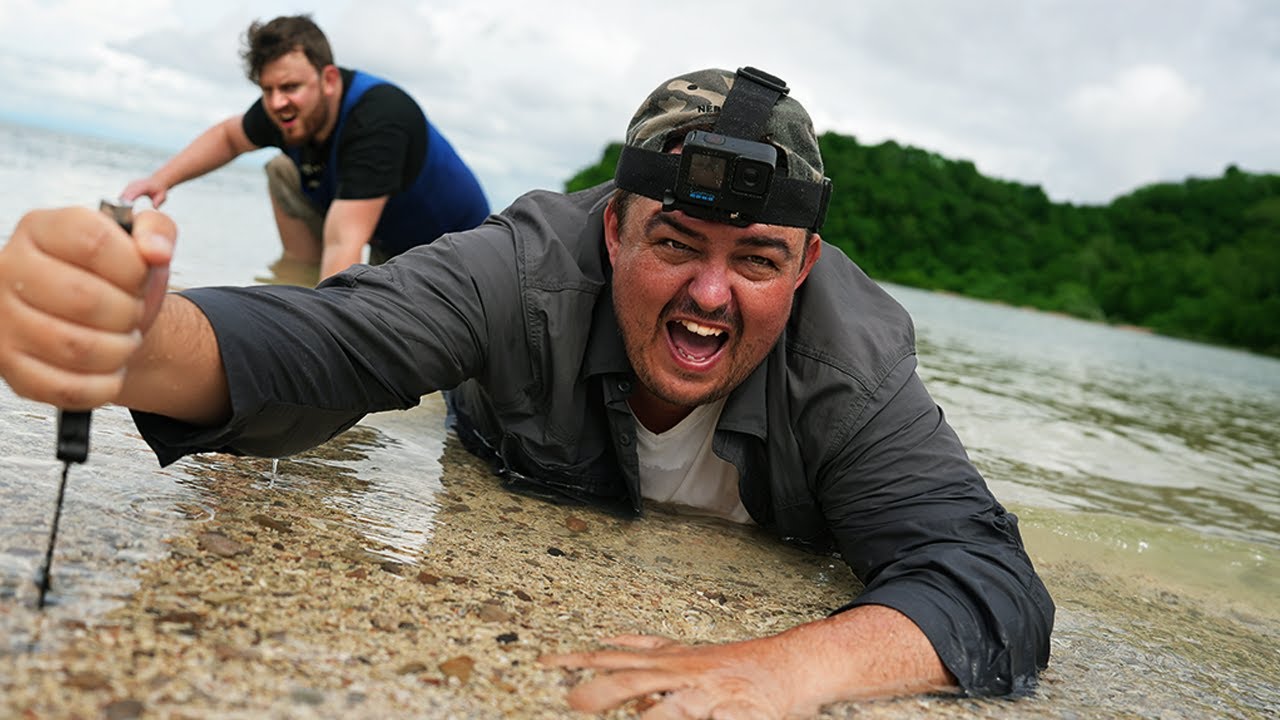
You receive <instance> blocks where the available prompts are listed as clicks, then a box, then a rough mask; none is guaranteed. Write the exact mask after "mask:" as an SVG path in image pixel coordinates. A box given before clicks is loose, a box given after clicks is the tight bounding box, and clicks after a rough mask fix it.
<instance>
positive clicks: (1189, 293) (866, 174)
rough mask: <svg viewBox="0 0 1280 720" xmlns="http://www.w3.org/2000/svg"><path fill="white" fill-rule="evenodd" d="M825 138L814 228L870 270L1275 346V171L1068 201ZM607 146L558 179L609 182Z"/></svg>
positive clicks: (1231, 173)
mask: <svg viewBox="0 0 1280 720" xmlns="http://www.w3.org/2000/svg"><path fill="white" fill-rule="evenodd" d="M821 145H822V154H823V158H824V160H825V162H826V166H827V168H826V170H827V175H828V176H829V177H830V178H831V179H832V182H833V183H834V185H835V191H834V193H833V196H832V200H831V208H830V211H829V213H828V216H827V224H826V225H825V226H824V227H823V229H822V236H823V237H824V238H825V239H826V240H827V241H829V242H831V243H833V244H834V245H836V246H838V247H840V248H841V249H843V250H844V251H845V252H846V253H848V254H849V256H850V257H852V258H853V259H854V260H855V261H857V263H858V264H859V265H860V266H862V268H863V269H864V270H866V271H867V273H868V274H869V275H871V276H872V277H875V278H879V279H882V280H887V281H890V282H894V283H900V284H903V285H911V286H914V287H920V288H929V289H938V290H948V291H952V292H956V293H960V294H964V295H969V296H972V297H978V298H983V299H988V300H998V301H1001V302H1006V303H1011V304H1014V305H1026V306H1031V307H1036V308H1040V309H1043V310H1052V311H1059V312H1064V313H1068V314H1071V315H1075V316H1078V317H1083V318H1088V319H1091V320H1099V321H1105V322H1109V323H1115V324H1127V325H1141V326H1144V327H1149V328H1151V329H1152V330H1154V331H1156V332H1159V333H1163V334H1166V335H1172V336H1176V337H1184V338H1189V339H1193V340H1201V341H1206V342H1213V343H1218V344H1224V345H1232V346H1236V347H1242V348H1247V349H1250V350H1254V351H1257V352H1262V353H1267V354H1271V355H1280V175H1273V174H1266V175H1261V174H1252V173H1247V172H1242V171H1240V170H1238V169H1237V168H1235V167H1234V166H1233V167H1229V168H1227V169H1226V171H1225V173H1224V174H1223V175H1222V176H1221V177H1217V178H1210V179H1189V180H1186V181H1185V182H1182V183H1162V184H1158V185H1150V186H1147V187H1143V188H1141V189H1139V190H1136V191H1135V192H1133V193H1130V194H1128V195H1124V196H1122V197H1119V198H1116V199H1115V200H1113V201H1112V202H1111V203H1110V204H1108V205H1105V206H1092V205H1073V204H1069V203H1055V202H1051V201H1050V200H1049V199H1048V197H1046V196H1045V194H1044V192H1043V191H1042V190H1041V189H1040V188H1039V187H1038V186H1035V185H1023V184H1020V183H1014V182H1008V181H1004V180H997V179H993V178H989V177H985V176H983V175H982V174H981V173H979V172H978V170H977V168H976V167H974V165H973V163H971V162H968V161H964V160H950V159H947V158H944V157H942V156H940V155H938V154H936V153H932V152H928V151H926V150H921V149H918V148H913V147H904V146H901V145H898V144H897V143H894V142H885V143H882V144H879V145H862V144H859V143H858V141H857V140H856V139H854V138H852V137H850V136H847V135H837V134H834V133H827V134H824V135H823V136H822V137H821ZM619 150H620V146H619V145H617V144H613V145H610V146H609V147H608V148H606V150H605V153H604V157H603V158H602V159H601V161H600V162H599V163H597V164H596V165H593V166H591V167H588V168H585V169H583V170H582V171H581V172H579V173H578V174H577V175H575V176H574V177H573V178H572V179H570V180H569V181H568V183H567V184H566V189H568V190H577V189H581V188H584V187H589V186H591V185H595V184H597V183H599V182H603V181H604V180H607V179H609V178H611V177H613V168H614V165H615V164H616V163H617V158H618V152H619Z"/></svg>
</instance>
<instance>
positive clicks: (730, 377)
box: [613, 276, 777, 409]
mask: <svg viewBox="0 0 1280 720" xmlns="http://www.w3.org/2000/svg"><path fill="white" fill-rule="evenodd" d="M615 278H616V276H615ZM622 295H625V290H624V292H623V293H618V292H615V293H614V294H613V311H614V315H615V317H617V318H618V326H619V329H620V330H621V334H622V343H623V346H624V347H625V348H626V351H627V358H628V359H629V360H630V362H631V367H632V369H633V370H634V372H635V374H636V379H637V380H638V381H639V382H640V384H641V385H643V386H644V388H645V390H647V391H648V392H649V394H651V395H652V396H653V397H655V398H657V399H658V400H660V401H662V402H663V403H666V404H668V405H671V406H674V407H679V408H688V409H692V408H695V407H698V406H700V405H706V404H707V403H711V402H715V401H717V400H719V399H721V398H723V397H726V396H728V395H729V394H730V393H731V392H733V390H734V388H736V387H738V385H740V384H742V382H743V381H744V380H746V379H747V378H748V377H749V376H750V375H751V373H752V372H754V371H755V369H756V368H757V367H758V366H759V365H760V363H761V362H762V361H763V360H764V358H765V356H766V355H767V354H768V352H769V348H771V347H772V346H773V344H774V343H776V341H777V338H774V340H773V342H770V343H769V344H768V345H767V346H765V347H758V345H759V343H756V345H755V346H753V345H745V346H744V345H741V344H740V343H741V342H742V339H743V333H742V318H741V317H739V316H737V315H736V314H734V313H731V312H729V311H728V310H722V311H718V312H713V313H707V312H705V311H703V310H701V309H699V308H698V306H697V304H696V303H695V302H694V301H693V299H692V298H690V297H688V296H687V295H682V296H681V297H678V298H674V299H672V300H671V302H669V303H667V305H666V307H664V308H663V309H662V312H661V313H659V314H658V319H657V327H656V328H655V327H643V326H641V324H640V323H641V322H643V321H634V320H630V319H629V318H630V316H629V315H628V313H627V309H626V305H627V303H626V301H625V299H624V298H622V297H621V296H622ZM677 313H678V314H679V316H682V317H688V318H691V319H694V320H703V321H706V322H708V324H717V325H723V326H727V327H730V328H732V329H731V330H730V336H729V339H728V340H727V341H726V343H727V344H728V346H727V347H725V348H724V349H723V352H725V353H726V356H725V357H724V358H722V359H721V361H720V362H721V363H722V365H721V367H720V368H717V370H716V373H717V374H718V375H720V378H719V380H717V381H715V382H714V383H712V384H711V385H709V386H708V385H707V384H705V377H704V376H703V375H702V374H701V373H694V372H682V371H681V370H680V369H678V368H677V369H674V370H666V369H659V368H658V361H657V360H655V359H654V357H653V356H654V355H655V354H661V353H665V352H669V350H668V349H667V343H668V338H667V334H668V332H669V331H668V330H667V328H666V326H667V322H668V321H667V320H665V319H664V318H669V317H673V316H675V315H676V314H677ZM682 380H684V381H690V382H696V383H698V385H699V386H700V387H699V388H697V389H691V388H682V387H680V385H681V381H682ZM700 381H701V382H700Z"/></svg>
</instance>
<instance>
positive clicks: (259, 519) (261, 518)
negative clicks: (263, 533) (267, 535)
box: [250, 513, 293, 533]
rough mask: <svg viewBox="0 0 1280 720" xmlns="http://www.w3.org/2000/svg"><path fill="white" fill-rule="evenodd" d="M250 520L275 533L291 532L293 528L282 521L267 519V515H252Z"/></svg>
mask: <svg viewBox="0 0 1280 720" xmlns="http://www.w3.org/2000/svg"><path fill="white" fill-rule="evenodd" d="M250 519H251V520H253V521H254V522H256V523H258V524H259V525H261V526H262V527H264V528H270V529H272V530H275V531H276V532H280V533H291V532H293V528H291V527H289V523H287V522H284V521H282V520H276V519H275V518H272V517H269V516H267V515H263V514H261V513H259V514H257V515H254V516H253V517H251V518H250Z"/></svg>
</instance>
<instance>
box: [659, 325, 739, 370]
mask: <svg viewBox="0 0 1280 720" xmlns="http://www.w3.org/2000/svg"><path fill="white" fill-rule="evenodd" d="M667 336H668V337H670V338H671V346H672V347H673V348H675V350H676V352H677V353H678V354H679V355H680V357H682V358H684V359H685V360H688V361H690V362H694V363H702V362H706V361H707V360H710V359H711V358H712V357H714V356H715V354H716V353H718V352H720V348H722V347H724V344H725V343H726V342H728V340H729V333H727V332H725V331H724V330H721V329H719V328H714V327H710V326H708V325H702V324H700V323H696V322H694V321H692V320H673V321H671V322H669V323H667Z"/></svg>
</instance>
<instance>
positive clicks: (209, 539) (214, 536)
mask: <svg viewBox="0 0 1280 720" xmlns="http://www.w3.org/2000/svg"><path fill="white" fill-rule="evenodd" d="M197 541H198V542H199V545H200V549H201V550H204V551H205V552H208V553H213V554H214V555H218V556H220V557H225V558H229V557H235V556H236V555H244V554H247V553H248V552H249V551H250V548H249V546H248V545H245V544H244V543H241V542H236V541H235V540H232V539H231V538H229V537H227V536H226V535H223V534H222V533H218V532H203V533H200V534H199V535H198V536H197Z"/></svg>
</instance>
